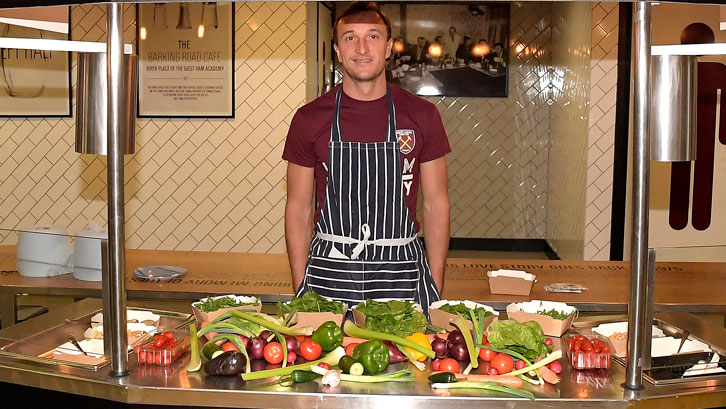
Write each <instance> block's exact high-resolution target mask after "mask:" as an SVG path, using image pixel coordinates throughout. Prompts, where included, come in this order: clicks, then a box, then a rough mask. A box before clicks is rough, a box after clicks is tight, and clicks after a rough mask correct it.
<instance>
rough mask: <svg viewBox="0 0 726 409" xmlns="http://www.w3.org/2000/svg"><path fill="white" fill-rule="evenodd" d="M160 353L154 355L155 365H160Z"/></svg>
mask: <svg viewBox="0 0 726 409" xmlns="http://www.w3.org/2000/svg"><path fill="white" fill-rule="evenodd" d="M162 355H163V354H162V353H158V354H156V356H155V357H154V361H155V363H156V364H157V365H161V358H162Z"/></svg>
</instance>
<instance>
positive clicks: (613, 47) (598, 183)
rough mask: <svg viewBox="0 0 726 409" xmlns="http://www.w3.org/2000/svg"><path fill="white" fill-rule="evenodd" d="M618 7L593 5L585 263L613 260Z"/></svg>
mask: <svg viewBox="0 0 726 409" xmlns="http://www.w3.org/2000/svg"><path fill="white" fill-rule="evenodd" d="M618 8H619V7H618V3H614V2H597V3H592V46H591V50H592V51H591V56H592V57H591V60H590V67H591V71H590V120H589V132H588V144H589V145H588V149H587V195H586V207H585V251H584V259H585V260H609V259H610V225H611V222H612V220H611V215H612V196H613V161H614V156H613V152H614V145H615V100H616V96H617V72H618V69H617V68H618V23H619V10H618Z"/></svg>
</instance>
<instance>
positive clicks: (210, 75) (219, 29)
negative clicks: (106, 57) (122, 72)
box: [136, 2, 234, 118]
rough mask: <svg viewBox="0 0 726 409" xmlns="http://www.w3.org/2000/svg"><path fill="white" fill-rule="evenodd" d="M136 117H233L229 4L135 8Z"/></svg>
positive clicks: (232, 50)
mask: <svg viewBox="0 0 726 409" xmlns="http://www.w3.org/2000/svg"><path fill="white" fill-rule="evenodd" d="M136 21H137V30H138V32H137V39H138V53H139V92H138V98H139V109H138V112H139V117H203V118H212V117H216V118H232V117H234V35H233V33H234V6H233V4H232V3H217V2H204V3H140V4H138V6H137V18H136Z"/></svg>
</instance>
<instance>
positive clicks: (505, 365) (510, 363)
mask: <svg viewBox="0 0 726 409" xmlns="http://www.w3.org/2000/svg"><path fill="white" fill-rule="evenodd" d="M489 365H490V367H492V368H494V369H496V370H497V372H498V373H500V374H505V373H509V372H512V368H514V360H513V359H512V357H511V356H509V355H507V354H497V355H496V356H495V357H494V358H493V359H492V362H491V363H490V364H489Z"/></svg>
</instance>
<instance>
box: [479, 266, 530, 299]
mask: <svg viewBox="0 0 726 409" xmlns="http://www.w3.org/2000/svg"><path fill="white" fill-rule="evenodd" d="M487 277H488V278H489V292H491V293H492V294H508V295H523V296H528V295H529V293H530V292H531V291H532V284H533V283H534V282H535V279H536V276H535V275H534V274H530V273H526V272H524V271H519V270H495V271H489V272H487Z"/></svg>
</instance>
